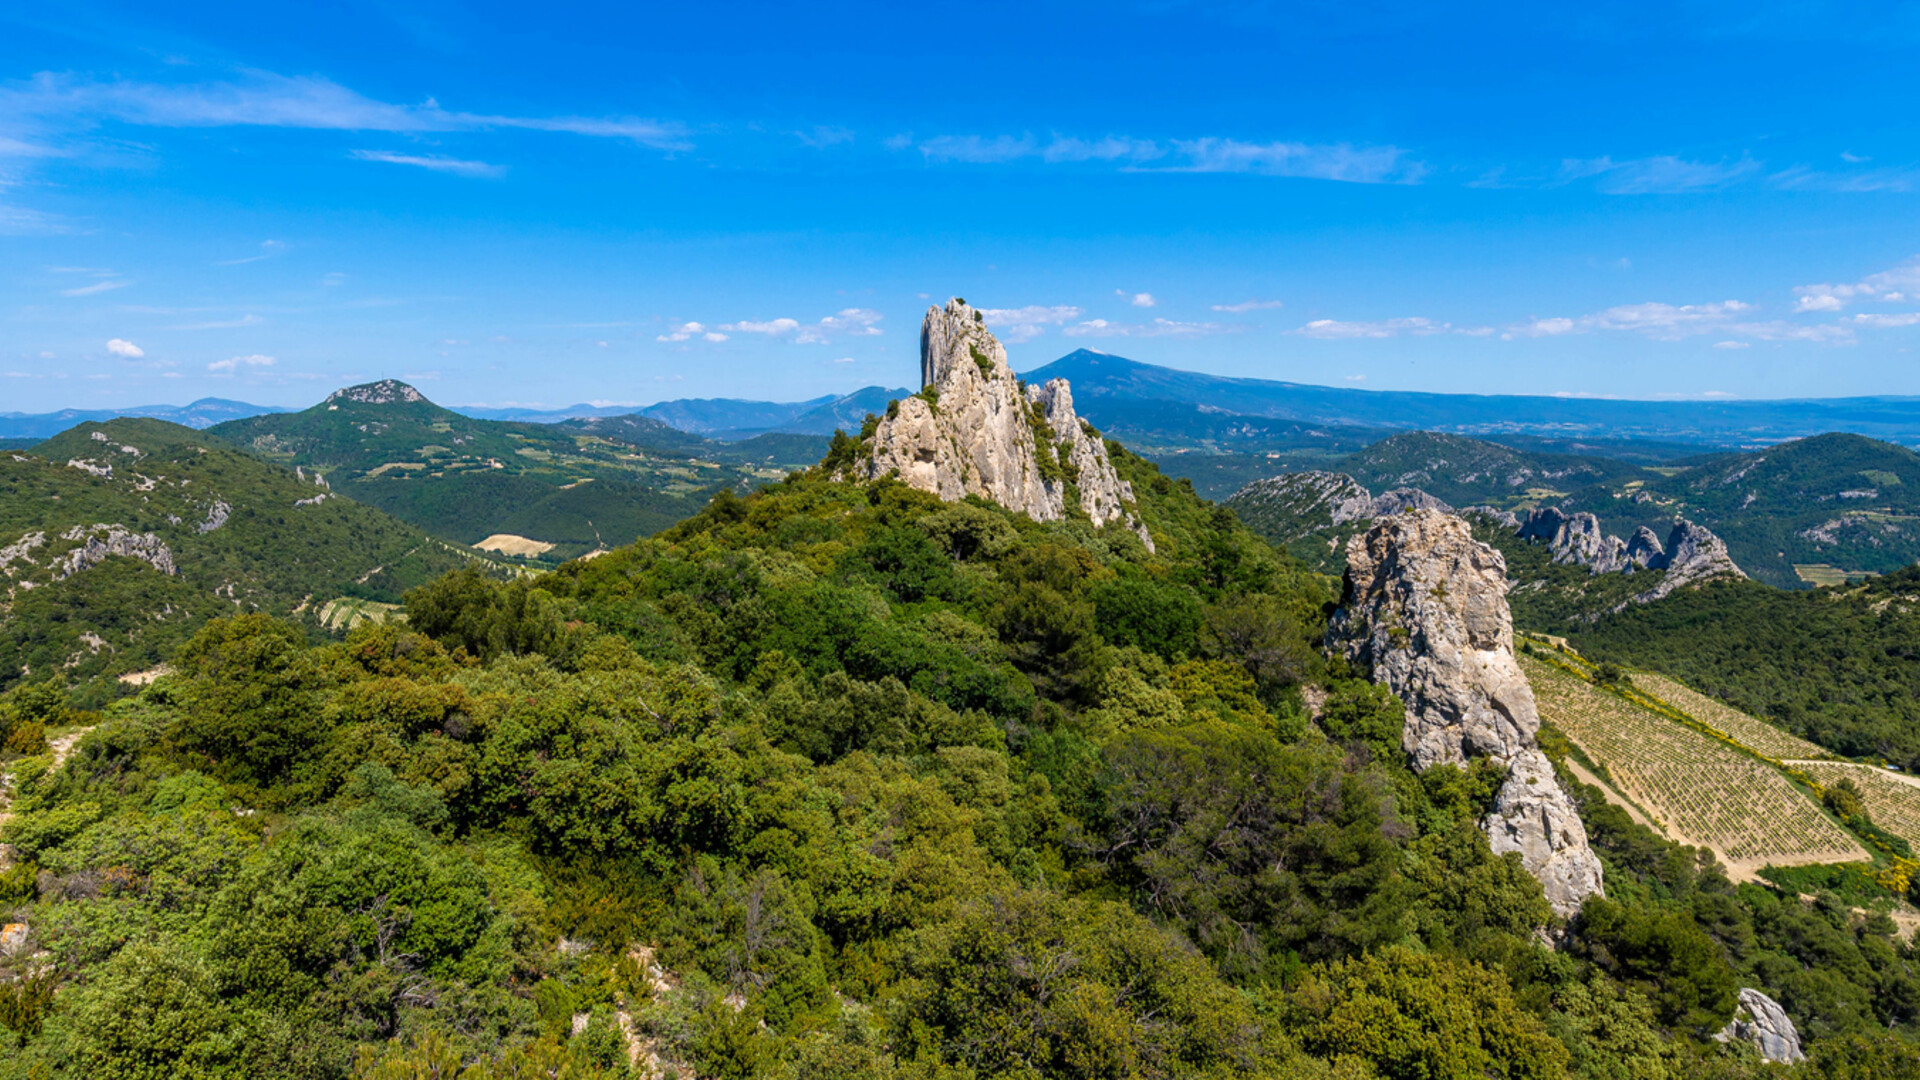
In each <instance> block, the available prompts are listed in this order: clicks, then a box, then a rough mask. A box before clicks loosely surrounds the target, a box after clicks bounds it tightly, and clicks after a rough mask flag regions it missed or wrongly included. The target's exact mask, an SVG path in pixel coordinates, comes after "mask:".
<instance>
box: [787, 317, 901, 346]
mask: <svg viewBox="0 0 1920 1080" xmlns="http://www.w3.org/2000/svg"><path fill="white" fill-rule="evenodd" d="M884 318H886V316H884V315H882V314H880V313H879V312H877V311H874V310H872V309H870V308H842V309H841V310H840V312H839V314H837V315H828V316H826V317H825V318H823V319H821V320H820V321H819V322H818V323H816V324H815V325H813V326H810V327H808V328H806V329H805V330H802V331H800V333H799V334H798V335H797V336H796V337H795V338H794V340H795V341H797V342H800V343H801V344H803V345H824V344H826V343H827V342H829V341H831V340H833V337H834V336H835V335H845V336H848V337H879V336H880V335H881V334H882V333H884V332H885V331H883V330H881V329H880V321H881V320H882V319H884Z"/></svg>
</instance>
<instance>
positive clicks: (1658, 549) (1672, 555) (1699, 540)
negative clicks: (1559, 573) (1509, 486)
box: [1514, 506, 1747, 611]
mask: <svg viewBox="0 0 1920 1080" xmlns="http://www.w3.org/2000/svg"><path fill="white" fill-rule="evenodd" d="M1514 535H1515V536H1517V537H1518V538H1519V539H1522V540H1534V541H1540V542H1544V543H1545V544H1546V545H1547V548H1548V550H1549V551H1551V552H1552V553H1553V561H1554V562H1557V563H1561V564H1563V565H1567V566H1584V567H1587V568H1588V569H1590V570H1592V571H1593V572H1594V573H1596V574H1614V573H1623V572H1624V573H1632V572H1634V571H1635V570H1660V571H1665V573H1664V574H1662V576H1661V577H1660V580H1659V581H1657V582H1655V583H1654V585H1653V587H1652V588H1649V589H1648V590H1646V591H1645V592H1642V593H1638V594H1636V595H1635V596H1633V597H1632V599H1630V600H1628V601H1626V602H1625V603H1622V604H1621V605H1620V606H1619V608H1615V610H1616V611H1617V610H1620V608H1624V607H1626V605H1627V604H1645V603H1650V602H1652V601H1654V600H1658V599H1660V598H1661V597H1663V596H1666V595H1667V594H1669V593H1671V592H1673V591H1674V590H1676V589H1682V588H1685V587H1686V586H1688V585H1692V584H1695V583H1697V582H1701V581H1705V580H1707V579H1708V578H1714V577H1737V578H1744V577H1746V576H1747V575H1746V573H1745V572H1744V571H1742V570H1741V569H1740V567H1739V566H1738V565H1736V564H1735V563H1734V561H1733V556H1732V555H1731V554H1729V553H1728V552H1727V545H1726V542H1725V541H1723V540H1721V539H1720V538H1719V537H1718V536H1715V535H1714V534H1713V532H1712V531H1711V530H1709V529H1707V528H1706V527H1705V526H1702V525H1695V524H1694V523H1693V522H1691V521H1688V520H1686V519H1685V518H1679V519H1676V520H1675V521H1674V523H1673V528H1672V529H1671V530H1670V531H1669V532H1668V533H1667V540H1666V543H1664V544H1662V543H1661V542H1660V537H1659V534H1657V533H1655V532H1654V531H1653V530H1652V529H1650V528H1648V527H1646V526H1645V525H1642V526H1640V527H1639V528H1638V529H1636V530H1634V534H1633V539H1631V540H1622V539H1620V538H1619V537H1617V536H1608V535H1605V534H1603V533H1602V532H1601V531H1600V519H1599V518H1597V517H1594V516H1593V515H1592V514H1587V513H1580V514H1568V513H1565V512H1563V511H1561V510H1560V509H1559V508H1558V507H1553V506H1543V507H1541V508H1540V509H1538V510H1535V511H1533V512H1532V513H1531V514H1529V515H1527V520H1526V521H1524V522H1522V523H1521V525H1520V528H1519V531H1518V532H1516V533H1515V534H1514Z"/></svg>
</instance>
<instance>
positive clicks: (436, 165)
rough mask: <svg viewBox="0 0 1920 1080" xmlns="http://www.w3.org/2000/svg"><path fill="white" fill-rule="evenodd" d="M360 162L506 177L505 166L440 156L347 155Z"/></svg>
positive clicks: (385, 152)
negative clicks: (378, 162) (377, 162)
mask: <svg viewBox="0 0 1920 1080" xmlns="http://www.w3.org/2000/svg"><path fill="white" fill-rule="evenodd" d="M347 156H349V157H352V158H357V159H358V160H360V161H384V162H386V163H387V164H389V165H413V166H417V167H419V168H422V169H432V170H433V171H434V172H443V173H452V174H453V175H455V176H484V177H488V178H496V177H501V176H505V175H506V173H507V168H506V166H504V165H491V164H488V163H487V162H484V161H465V160H462V159H460V158H450V157H441V156H440V155H438V154H396V153H394V152H393V151H391V150H355V151H353V153H351V154H349V155H347Z"/></svg>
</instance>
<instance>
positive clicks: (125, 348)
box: [107, 338, 147, 360]
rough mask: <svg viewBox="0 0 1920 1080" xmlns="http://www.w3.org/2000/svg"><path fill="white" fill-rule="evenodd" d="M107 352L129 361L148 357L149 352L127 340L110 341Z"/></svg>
mask: <svg viewBox="0 0 1920 1080" xmlns="http://www.w3.org/2000/svg"><path fill="white" fill-rule="evenodd" d="M107 351H108V352H110V353H112V354H113V355H115V356H123V357H125V358H127V359H128V360H138V359H140V358H141V357H143V356H145V355H147V350H145V349H143V348H141V347H140V346H138V345H135V344H134V343H133V342H131V341H128V340H127V339H125V338H113V339H112V340H110V341H108V342H107Z"/></svg>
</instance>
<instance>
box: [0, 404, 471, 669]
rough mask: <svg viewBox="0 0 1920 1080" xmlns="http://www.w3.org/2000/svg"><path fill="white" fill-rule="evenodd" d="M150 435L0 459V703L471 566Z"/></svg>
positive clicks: (389, 528) (192, 443)
mask: <svg viewBox="0 0 1920 1080" xmlns="http://www.w3.org/2000/svg"><path fill="white" fill-rule="evenodd" d="M477 558H478V556H477V555H476V554H475V553H474V552H471V551H466V550H462V549H459V548H458V547H456V546H454V545H449V544H446V543H443V542H441V541H438V540H435V539H433V538H432V537H429V536H427V535H426V534H425V533H423V532H421V531H420V530H419V529H416V528H413V527H412V526H409V525H406V524H404V523H403V522H400V521H396V520H394V519H393V518H391V517H389V516H387V515H386V514H383V513H381V512H379V511H378V510H374V509H371V508H369V507H365V506H362V505H360V504H358V503H356V502H353V501H352V500H350V499H343V498H341V497H339V496H338V495H337V494H335V493H334V492H332V491H331V490H330V489H328V488H327V487H325V486H322V485H320V484H317V483H315V482H314V479H313V478H312V477H306V478H303V477H301V476H298V475H296V474H295V473H294V472H292V471H291V470H288V469H282V468H280V467H279V466H275V465H268V464H264V463H262V462H260V461H256V460H254V459H253V458H251V457H248V456H247V455H245V454H242V453H239V452H238V451H236V450H234V449H232V448H231V447H229V446H227V445H226V444H225V443H223V442H221V441H220V440H218V439H212V438H209V437H207V436H206V435H204V434H202V433H200V432H196V431H193V430H192V429H189V428H185V427H181V426H179V425H177V424H171V423H167V422H165V421H161V420H112V421H108V422H106V423H86V424H81V425H80V426H78V427H75V428H73V429H72V430H70V431H67V432H65V433H63V434H61V435H58V436H56V437H54V438H52V439H49V440H47V441H46V442H44V443H41V444H39V445H38V446H36V447H34V448H33V449H32V450H31V451H25V452H23V451H6V452H0V574H4V575H5V582H4V584H5V590H6V591H5V597H4V601H3V602H0V689H4V688H5V687H8V686H11V685H14V684H15V683H18V682H21V681H28V682H38V681H41V680H45V679H47V678H49V677H51V676H54V675H56V674H57V675H58V677H59V678H60V679H61V680H62V681H66V680H75V681H76V682H78V683H79V684H81V685H82V686H84V687H85V689H84V691H83V694H82V696H83V697H84V698H85V700H87V701H89V702H92V703H96V704H97V703H98V702H99V701H101V700H104V698H105V697H106V696H108V695H109V690H108V686H109V685H110V684H111V680H110V679H109V680H107V681H106V682H105V683H103V682H100V681H98V680H97V679H96V677H97V676H112V675H117V674H121V673H124V672H131V671H137V670H140V669H143V668H149V667H152V666H154V665H155V664H158V663H160V662H161V661H163V660H165V659H166V658H167V656H168V655H169V654H171V653H172V652H173V650H174V649H176V648H178V647H179V646H180V645H181V644H182V643H183V642H185V641H186V639H187V638H188V637H189V636H191V635H192V634H193V632H194V631H195V630H196V629H198V628H199V626H200V625H202V624H203V623H205V622H206V621H207V620H208V619H210V618H214V617H216V616H219V615H232V614H235V613H239V612H249V611H263V612H270V613H273V614H277V615H293V614H295V613H300V614H302V615H303V616H306V617H307V618H309V619H311V618H312V617H313V616H314V615H315V614H317V613H318V612H319V611H320V610H321V609H322V608H323V607H324V606H325V605H326V604H327V603H328V602H330V601H333V600H337V599H340V598H342V597H348V598H359V599H367V600H375V601H387V602H394V603H397V602H398V601H399V600H400V596H401V594H402V592H404V591H405V590H406V589H408V588H411V587H413V586H415V585H419V584H421V583H423V582H426V581H428V580H430V579H432V578H434V577H436V576H438V575H440V574H442V573H444V572H446V571H447V570H450V569H453V568H455V567H458V566H462V565H465V564H467V563H469V562H471V561H474V560H475V559H477Z"/></svg>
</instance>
